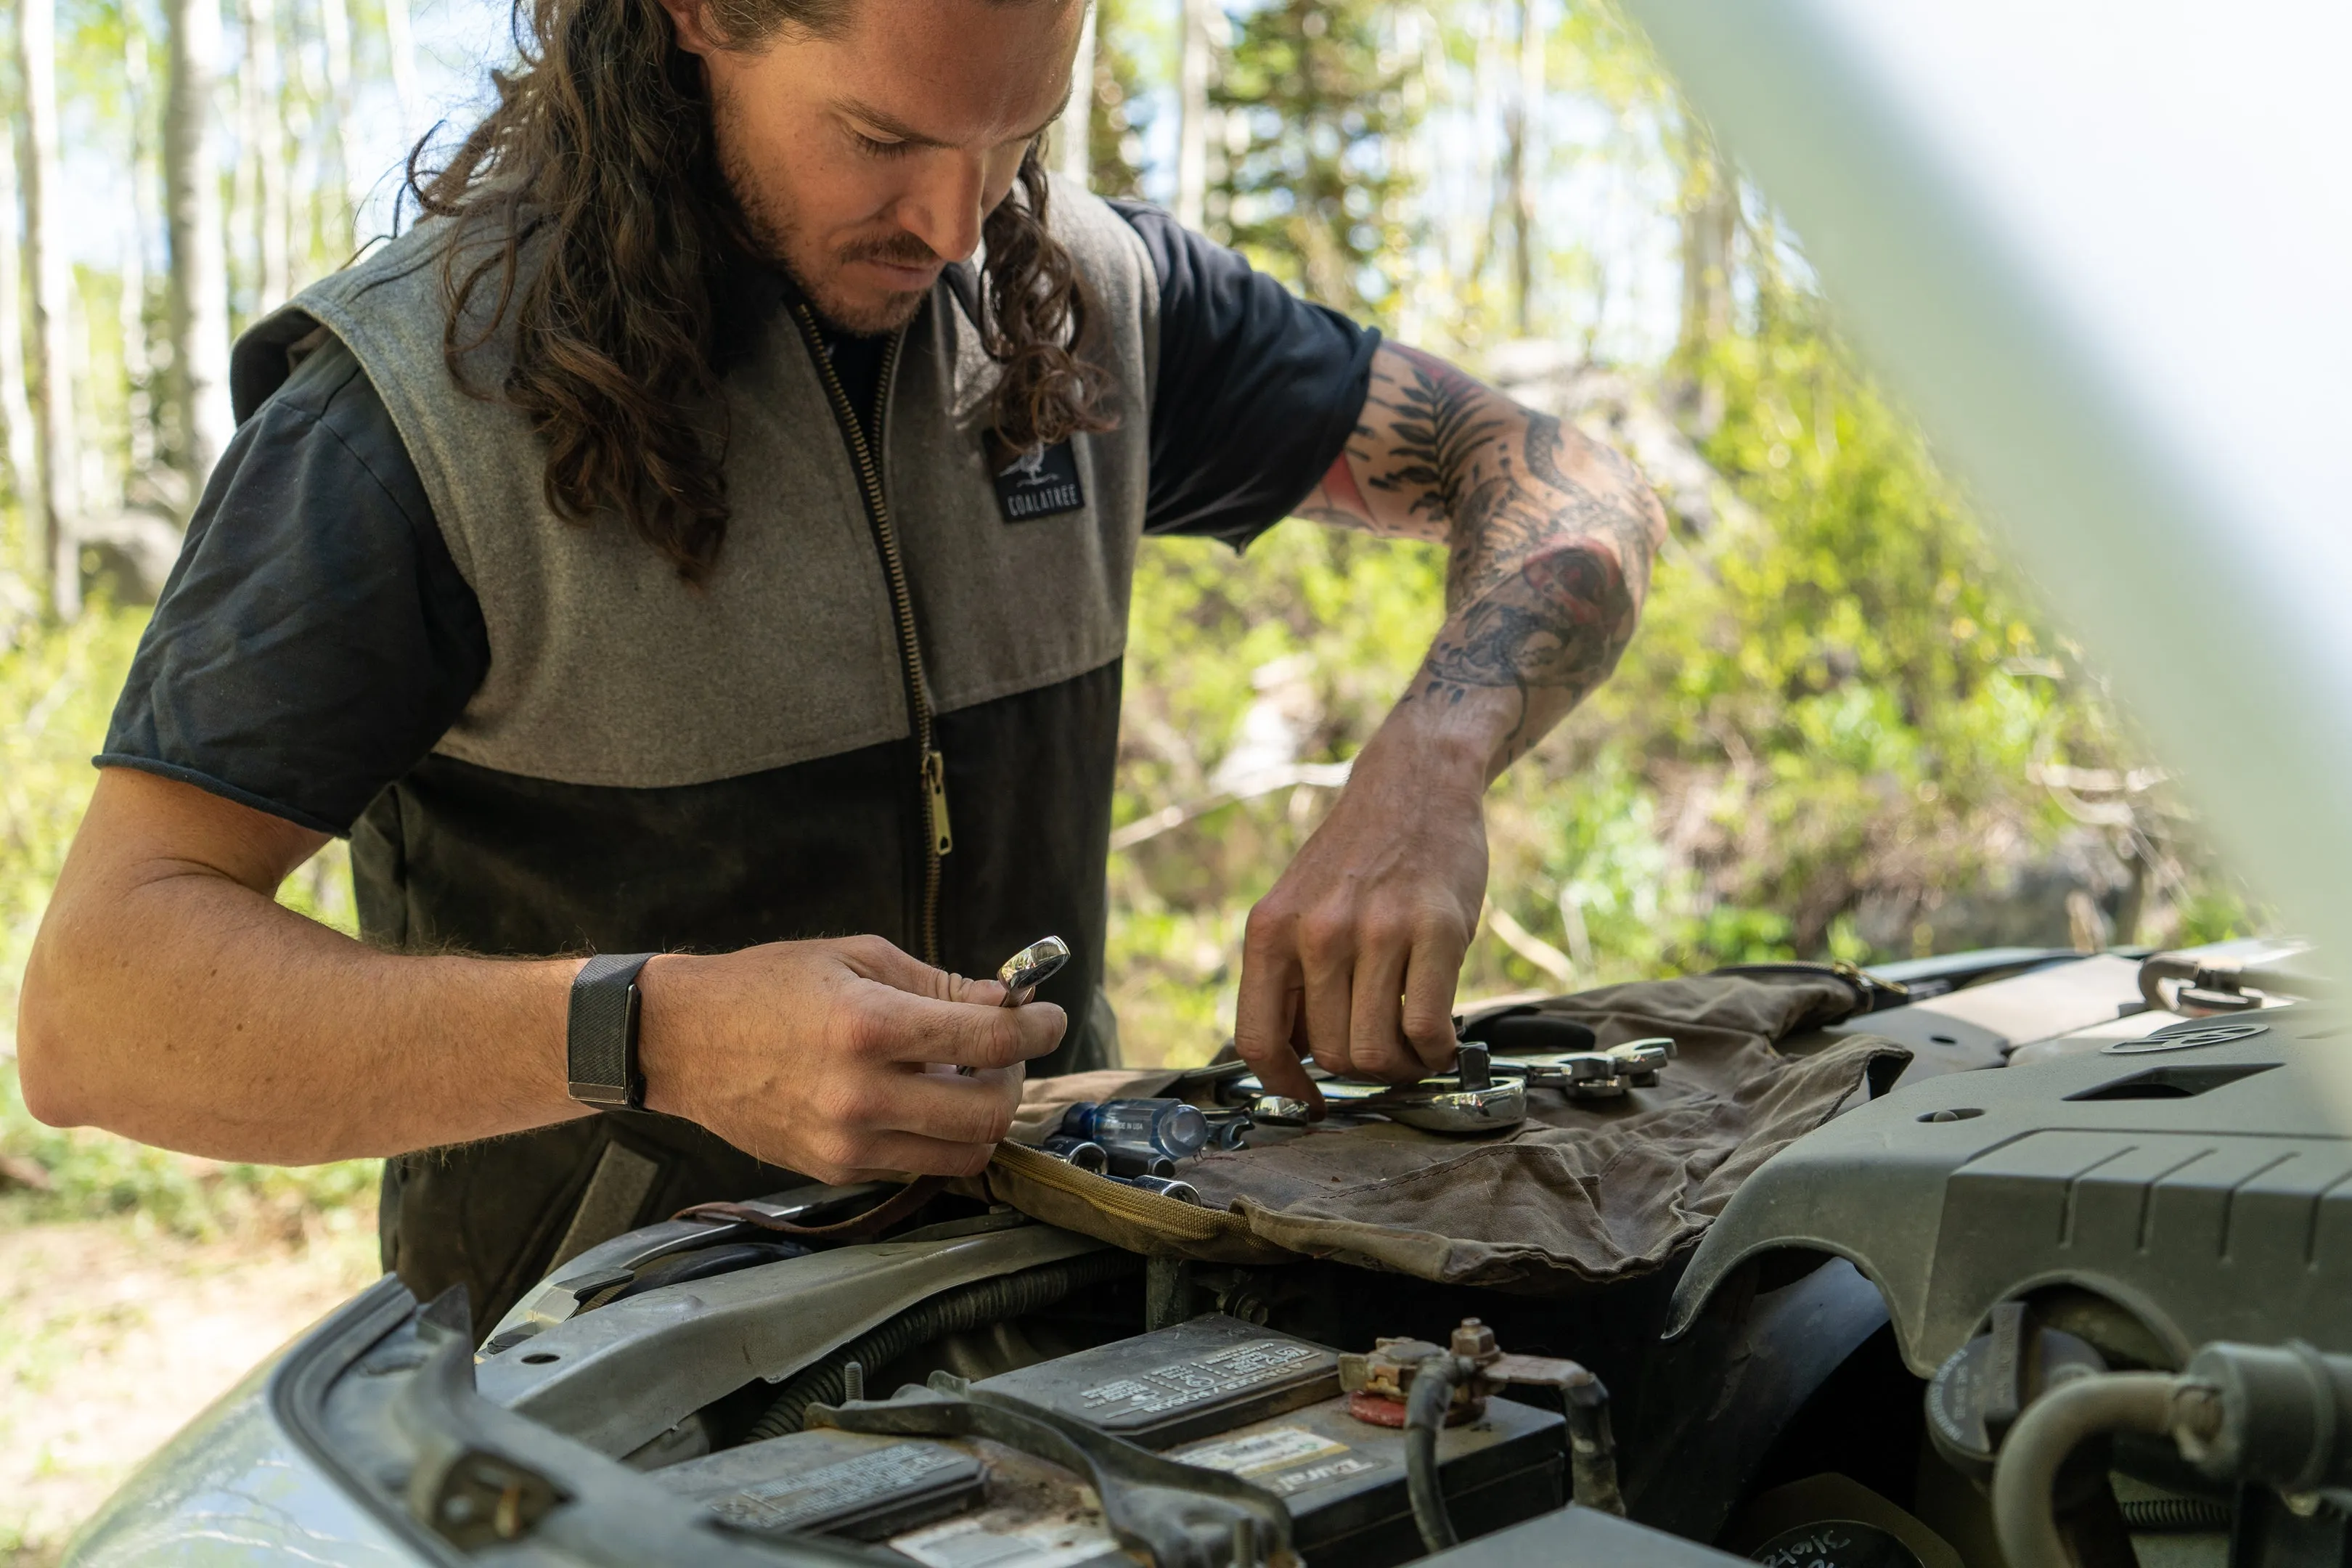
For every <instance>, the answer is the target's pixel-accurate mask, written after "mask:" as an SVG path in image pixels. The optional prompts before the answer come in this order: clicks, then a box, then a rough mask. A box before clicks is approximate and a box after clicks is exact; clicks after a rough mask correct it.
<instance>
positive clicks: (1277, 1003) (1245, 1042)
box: [1234, 940, 1323, 1110]
mask: <svg viewBox="0 0 2352 1568" xmlns="http://www.w3.org/2000/svg"><path fill="white" fill-rule="evenodd" d="M1297 1022H1298V966H1297V958H1296V957H1295V956H1294V955H1293V954H1292V953H1291V952H1288V951H1287V950H1286V949H1285V948H1282V947H1278V946H1276V944H1274V943H1272V942H1265V943H1263V944H1261V943H1260V942H1257V941H1255V940H1253V941H1251V942H1247V943H1246V944H1245V945H1244V948H1243V952H1242V984H1241V992H1240V995H1239V997H1238V998H1237V999H1236V1001H1235V1003H1234V1053H1235V1054H1236V1055H1238V1056H1239V1057H1240V1058H1242V1060H1244V1061H1245V1062H1247V1063H1249V1065H1250V1066H1251V1067H1252V1068H1255V1069H1256V1071H1257V1080H1258V1082H1259V1083H1261V1084H1263V1085H1265V1089H1266V1090H1267V1092H1268V1093H1272V1094H1285V1095H1288V1096H1289V1097H1290V1098H1291V1099H1293V1100H1305V1101H1307V1103H1308V1104H1309V1105H1312V1106H1314V1107H1316V1108H1317V1109H1318V1110H1320V1109H1321V1107H1322V1104H1323V1095H1322V1091H1321V1090H1319V1089H1317V1088H1316V1087H1315V1080H1314V1079H1311V1078H1308V1077H1307V1069H1306V1068H1304V1067H1302V1066H1300V1065H1299V1060H1298V1048H1297V1047H1296V1046H1295V1045H1293V1044H1292V1043H1291V1037H1292V1035H1293V1034H1294V1032H1295V1031H1296V1029H1297Z"/></svg>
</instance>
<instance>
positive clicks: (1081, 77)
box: [1055, 0, 1101, 186]
mask: <svg viewBox="0 0 2352 1568" xmlns="http://www.w3.org/2000/svg"><path fill="white" fill-rule="evenodd" d="M1100 8H1101V7H1100V5H1099V0H1095V3H1091V4H1088V5H1087V14H1086V18H1085V20H1083V21H1081V22H1080V23H1079V24H1078V52H1077V55H1076V58H1074V59H1072V60H1071V61H1070V101H1069V106H1068V107H1067V108H1066V109H1064V110H1062V123H1061V132H1062V141H1061V156H1060V157H1059V158H1058V159H1056V160H1055V161H1056V162H1057V163H1059V164H1060V165H1061V167H1060V168H1059V169H1058V170H1056V171H1055V172H1056V173H1058V174H1060V175H1061V176H1062V178H1064V179H1066V180H1067V181H1069V182H1070V183H1071V184H1075V185H1079V186H1084V185H1086V184H1087V182H1088V180H1089V177H1090V176H1091V175H1092V174H1094V145H1095V135H1094V130H1095V16H1096V14H1097V12H1098V11H1099V10H1100Z"/></svg>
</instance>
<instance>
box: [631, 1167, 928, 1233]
mask: <svg viewBox="0 0 2352 1568" xmlns="http://www.w3.org/2000/svg"><path fill="white" fill-rule="evenodd" d="M947 1184H948V1179H947V1178H946V1177H945V1176H918V1177H916V1178H915V1179H914V1180H913V1181H911V1182H908V1184H906V1185H905V1186H903V1187H900V1188H899V1189H898V1191H897V1192H895V1193H893V1194H890V1195H889V1196H888V1197H887V1198H884V1199H883V1200H882V1201H881V1202H880V1203H878V1204H876V1205H874V1206H873V1207H872V1208H870V1209H867V1210H866V1211H865V1212H864V1213H863V1214H856V1215H850V1216H849V1217H848V1218H847V1219H843V1220H835V1221H834V1222H833V1223H832V1224H831V1225H794V1224H793V1222H792V1221H791V1220H788V1219H778V1218H777V1217H776V1216H775V1215H772V1214H762V1213H761V1212H760V1211H759V1210H758V1209H755V1208H753V1207H751V1205H748V1204H730V1203H711V1204H694V1205H690V1206H688V1207H686V1208H682V1209H680V1210H678V1211H677V1213H676V1214H674V1215H670V1217H671V1218H672V1219H723V1220H734V1221H737V1222H738V1223H740V1224H743V1225H750V1226H758V1227H759V1228H760V1229H761V1230H772V1231H774V1232H776V1233H777V1234H778V1235H780V1236H799V1237H822V1238H824V1239H828V1240H835V1241H856V1240H859V1239H861V1238H863V1237H868V1236H872V1235H874V1234H875V1233H876V1232H877V1231H880V1230H883V1229H885V1228H887V1227H888V1226H892V1225H895V1224H897V1223H898V1221H900V1220H902V1219H904V1218H906V1217H907V1216H908V1215H910V1214H912V1213H914V1212H915V1211H916V1210H917V1209H919V1208H921V1207H922V1206H923V1205H925V1204H927V1203H929V1202H930V1201H931V1199H932V1198H933V1197H935V1196H937V1195H938V1194H939V1192H940V1188H942V1187H944V1186H946V1185H947Z"/></svg>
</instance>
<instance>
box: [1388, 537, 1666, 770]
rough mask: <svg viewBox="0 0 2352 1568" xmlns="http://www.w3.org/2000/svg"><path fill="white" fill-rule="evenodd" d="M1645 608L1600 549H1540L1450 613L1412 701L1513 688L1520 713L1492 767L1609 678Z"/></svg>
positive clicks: (1444, 699) (1513, 757)
mask: <svg viewBox="0 0 2352 1568" xmlns="http://www.w3.org/2000/svg"><path fill="white" fill-rule="evenodd" d="M1639 613H1640V612H1639V610H1638V608H1637V607H1636V605H1635V604H1634V602H1633V594H1632V592H1631V591H1630V590H1629V588H1628V587H1627V585H1626V583H1625V579H1624V576H1623V574H1621V573H1620V572H1619V571H1618V570H1617V563H1615V562H1614V561H1612V559H1610V558H1609V556H1608V555H1606V554H1604V553H1603V552H1600V551H1597V550H1591V549H1587V548H1583V547H1580V546H1576V545H1570V546H1566V547H1563V548H1561V549H1559V550H1557V551H1552V552H1548V553H1542V554H1538V555H1536V556H1534V557H1532V558H1530V559H1529V560H1528V561H1527V562H1526V563H1524V564H1522V565H1521V566H1520V567H1519V569H1518V570H1517V572H1515V573H1514V574H1512V575H1511V576H1510V577H1509V578H1507V579H1506V580H1505V581H1504V582H1502V583H1500V584H1496V586H1495V587H1494V588H1493V589H1491V590H1489V591H1488V592H1486V593H1485V594H1482V595H1479V596H1478V597H1477V598H1476V599H1474V600H1473V601H1471V603H1470V604H1469V605H1466V606H1465V607H1464V608H1463V609H1462V610H1461V611H1460V612H1459V613H1458V614H1456V615H1454V616H1449V617H1448V618H1447V620H1446V623H1445V625H1444V627H1443V628H1442V629H1441V630H1440V631H1439V632H1438V634H1437V641H1436V643H1435V644H1434V645H1433V647H1431V648H1430V650H1429V658H1428V659H1427V660H1425V661H1424V662H1423V665H1422V667H1421V673H1420V675H1419V676H1418V677H1416V678H1415V679H1414V681H1413V684H1412V688H1411V689H1410V690H1408V691H1407V693H1406V700H1414V699H1420V700H1427V701H1436V702H1442V703H1449V704H1453V703H1459V702H1461V701H1462V700H1463V699H1464V698H1465V697H1467V696H1469V695H1470V694H1471V693H1472V692H1474V691H1478V690H1482V689H1495V690H1510V691H1514V692H1516V693H1517V699H1518V701H1517V713H1516V714H1515V715H1514V716H1513V718H1512V721H1511V723H1510V727H1509V729H1508V731H1507V732H1506V733H1505V734H1504V735H1503V737H1502V739H1501V741H1500V742H1499V744H1498V745H1497V747H1496V757H1495V763H1496V766H1497V767H1502V766H1505V765H1507V764H1508V763H1512V762H1514V761H1516V760H1517V758H1518V757H1519V756H1520V755H1521V754H1522V753H1523V752H1527V751H1528V749H1529V748H1530V747H1532V746H1533V745H1534V744H1535V743H1536V742H1538V741H1539V740H1541V739H1542V738H1543V736H1544V732H1545V731H1548V730H1549V729H1550V728H1551V727H1552V725H1553V724H1555V723H1557V722H1558V721H1559V717H1560V715H1561V714H1563V713H1565V712H1567V711H1568V710H1570V709H1571V708H1573V707H1575V706H1576V705H1577V703H1579V702H1580V701H1582V700H1584V698H1585V696H1586V694H1587V693H1589V692H1590V691H1591V690H1592V689H1593V688H1594V687H1596V686H1598V685H1600V684H1601V682H1602V681H1603V680H1605V679H1608V678H1609V672H1610V671H1611V670H1612V669H1614V668H1616V667H1617V659H1618V657H1619V656H1620V655H1622V653H1623V652H1624V651H1625V645H1626V643H1627V642H1628V641H1630V640H1631V639H1632V637H1633V623H1634V620H1635V618H1636V617H1637V616H1638V615H1639Z"/></svg>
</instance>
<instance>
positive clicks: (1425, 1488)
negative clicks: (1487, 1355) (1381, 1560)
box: [1404, 1354, 1470, 1552]
mask: <svg viewBox="0 0 2352 1568" xmlns="http://www.w3.org/2000/svg"><path fill="white" fill-rule="evenodd" d="M1469 1375H1470V1363H1466V1362H1465V1361H1463V1360H1462V1359H1461V1358H1459V1357H1457V1356H1452V1355H1444V1354H1440V1355H1433V1356H1431V1357H1430V1358H1429V1359H1427V1360H1426V1361H1424V1362H1423V1363H1421V1364H1420V1365H1419V1366H1418V1367H1416V1368H1414V1369H1413V1374H1412V1393H1410V1394H1407V1395H1406V1396H1405V1402H1404V1489H1405V1495H1406V1497H1408V1498H1410V1499H1411V1500H1412V1522H1413V1526H1414V1528H1416V1529H1417V1530H1419V1531H1421V1543H1422V1545H1423V1546H1425V1547H1427V1548H1428V1549H1429V1550H1430V1551H1432V1552H1443V1551H1444V1550H1445V1549H1446V1548H1447V1547H1449V1546H1452V1545H1454V1543H1455V1542H1456V1539H1457V1538H1456V1537H1455V1535H1454V1518H1453V1516H1452V1515H1451V1514H1449V1513H1447V1512H1446V1511H1445V1490H1444V1486H1443V1485H1442V1484H1441V1478H1440V1477H1439V1475H1438V1473H1437V1434H1438V1432H1439V1431H1440V1430H1441V1429H1443V1428H1444V1426H1445V1413H1446V1411H1447V1410H1448V1409H1449V1408H1450V1407H1451V1406H1452V1405H1453V1404H1454V1389H1455V1388H1457V1387H1459V1386H1460V1385H1461V1384H1462V1382H1463V1380H1464V1379H1465V1378H1466V1377H1468V1376H1469Z"/></svg>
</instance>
